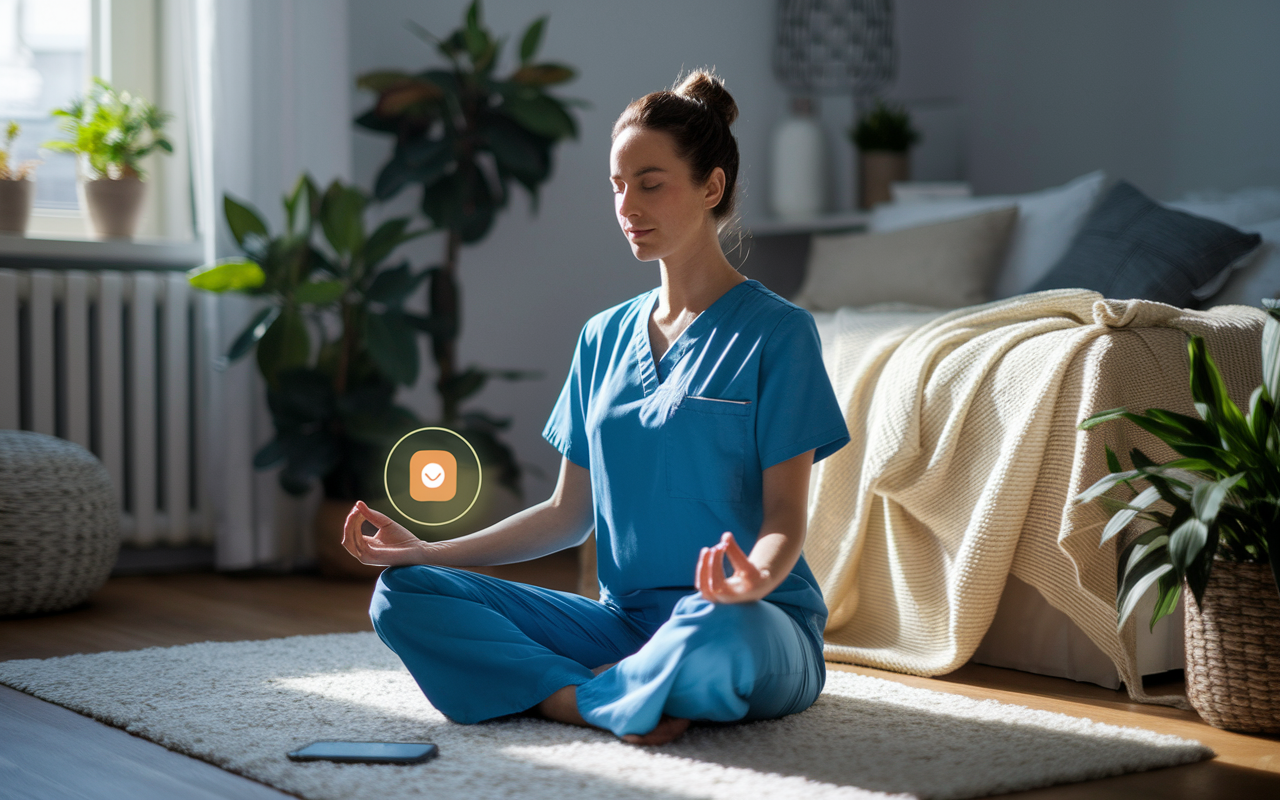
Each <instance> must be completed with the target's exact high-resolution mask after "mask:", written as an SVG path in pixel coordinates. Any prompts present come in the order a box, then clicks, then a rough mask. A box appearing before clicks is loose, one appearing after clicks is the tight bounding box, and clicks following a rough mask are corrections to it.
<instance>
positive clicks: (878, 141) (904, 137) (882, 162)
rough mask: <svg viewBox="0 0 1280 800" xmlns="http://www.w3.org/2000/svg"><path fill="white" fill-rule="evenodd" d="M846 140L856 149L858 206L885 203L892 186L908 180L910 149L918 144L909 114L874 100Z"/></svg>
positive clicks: (909, 173) (899, 108) (917, 134)
mask: <svg viewBox="0 0 1280 800" xmlns="http://www.w3.org/2000/svg"><path fill="white" fill-rule="evenodd" d="M849 138H850V139H852V140H853V144H854V146H856V147H857V148H858V206H859V207H860V208H871V207H872V206H874V205H875V204H877V203H887V202H889V200H891V199H892V193H891V191H890V188H891V187H892V186H893V184H894V183H895V182H897V181H905V180H910V179H911V159H910V150H911V147H912V146H913V145H915V144H916V142H919V141H920V133H919V132H918V131H917V130H916V129H915V128H913V127H912V126H911V115H910V114H908V113H907V110H906V109H905V108H903V107H901V106H895V105H890V104H888V103H886V102H884V101H883V100H876V103H875V106H874V107H873V108H872V109H871V111H869V112H868V113H866V114H864V115H863V116H862V117H861V118H859V119H858V124H857V125H855V126H854V127H853V129H852V130H850V131H849Z"/></svg>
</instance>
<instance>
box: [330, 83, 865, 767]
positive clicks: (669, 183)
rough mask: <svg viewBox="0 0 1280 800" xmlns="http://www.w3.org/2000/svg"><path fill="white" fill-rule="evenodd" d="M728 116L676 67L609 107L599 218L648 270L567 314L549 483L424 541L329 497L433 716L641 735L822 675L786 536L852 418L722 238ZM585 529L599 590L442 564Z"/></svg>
mask: <svg viewBox="0 0 1280 800" xmlns="http://www.w3.org/2000/svg"><path fill="white" fill-rule="evenodd" d="M737 114H738V109H737V106H736V104H735V103H734V101H733V98H732V97H731V96H730V95H729V93H728V92H727V91H726V90H725V88H724V85H723V84H722V83H721V82H720V81H719V80H718V79H716V78H715V77H713V76H711V75H709V74H707V73H704V72H696V73H693V74H692V75H690V76H689V77H688V78H686V79H685V80H684V81H683V82H682V83H681V84H680V85H679V86H678V87H677V88H676V89H675V90H674V91H661V92H654V93H652V94H649V95H646V96H645V97H642V98H640V99H639V100H636V101H634V102H633V103H631V105H629V106H628V107H627V109H626V110H625V111H623V112H622V116H620V117H618V120H617V122H616V123H614V126H613V148H612V151H611V152H610V156H609V159H610V171H611V175H610V182H611V184H612V185H613V193H614V208H615V210H616V212H617V219H618V224H619V225H620V226H621V227H622V230H623V233H624V234H625V235H626V238H627V241H628V242H629V243H630V245H631V250H632V253H634V254H635V257H636V258H637V259H639V260H640V261H657V262H658V267H659V275H660V277H661V280H662V283H661V285H660V286H659V287H658V288H656V289H653V290H651V291H648V292H645V293H644V294H642V295H640V296H639V297H636V298H634V299H632V300H629V301H627V302H625V303H623V304H621V305H618V306H615V307H613V308H610V309H608V310H606V311H603V312H601V313H599V314H597V315H596V316H594V317H592V318H591V319H590V320H589V321H588V322H587V324H586V325H585V326H584V327H583V329H582V333H581V335H580V336H579V337H578V344H577V348H576V350H575V352H574V355H573V362H572V364H571V365H570V368H569V376H568V379H567V380H566V381H565V384H564V388H563V390H562V391H561V392H560V397H559V399H558V400H557V401H556V405H555V408H554V409H553V410H552V412H551V418H550V419H549V420H548V422H547V425H546V428H545V430H544V431H543V436H544V437H545V438H546V439H547V441H549V442H550V443H551V444H552V445H554V446H555V447H556V449H557V450H559V451H560V453H561V454H562V455H563V459H562V460H561V464H560V476H559V480H558V482H557V484H556V487H555V490H554V492H553V493H552V495H551V497H550V498H549V499H547V500H546V501H544V502H542V503H539V504H537V505H535V506H533V507H531V508H528V509H526V510H524V511H522V512H520V513H518V514H515V515H513V516H511V517H509V518H507V519H506V520H503V521H502V522H499V523H497V524H495V525H492V526H490V527H488V528H485V529H484V530H482V531H479V532H478V533H473V534H471V535H469V536H463V537H460V538H457V539H453V540H450V541H444V542H424V541H421V540H419V539H418V538H417V537H415V536H413V535H412V534H411V533H409V532H408V531H407V530H405V529H404V528H403V527H401V526H400V525H399V524H397V523H395V522H394V521H392V520H391V519H390V518H388V517H386V516H384V515H383V514H380V513H378V512H377V511H374V510H372V509H370V508H369V507H368V506H366V505H365V504H364V503H362V502H361V503H357V504H356V506H355V508H353V509H352V511H351V513H350V515H349V516H348V517H347V524H346V529H345V532H344V534H343V540H342V542H343V545H344V546H345V547H346V548H347V550H348V551H350V553H351V554H352V555H353V556H355V557H356V558H358V559H360V560H361V561H362V562H364V563H366V564H379V565H386V566H389V567H392V569H388V570H386V571H385V572H383V573H382V577H381V578H380V579H379V580H378V586H377V589H376V591H375V593H374V596H373V602H372V605H371V607H370V615H371V616H372V618H373V625H374V628H375V629H376V630H377V632H378V635H379V636H381V637H382V640H383V641H384V642H386V643H387V646H389V647H390V648H391V649H392V650H394V651H395V652H396V654H397V655H399V656H400V658H401V659H403V661H404V663H405V666H406V667H408V669H409V671H410V672H411V673H412V674H413V677H414V679H415V680H416V681H417V682H418V685H419V686H420V687H421V688H422V691H423V692H424V693H425V694H426V696H427V698H428V699H429V700H430V701H431V703H432V704H433V705H435V707H436V708H438V709H439V710H440V711H441V712H442V713H444V714H445V715H446V716H447V717H449V718H450V719H452V720H455V721H457V722H462V723H473V722H479V721H481V720H486V719H491V718H494V717H500V716H504V715H507V714H514V713H518V712H525V711H535V712H540V713H541V714H542V715H544V716H546V717H548V718H550V719H553V720H559V721H561V722H567V723H573V724H577V725H592V726H595V727H598V728H603V729H605V730H609V731H612V732H613V733H614V734H616V735H618V736H620V737H622V738H623V739H624V740H625V741H628V742H632V743H637V744H662V743H665V742H669V741H671V740H672V739H675V738H677V737H678V736H680V735H681V734H682V733H684V731H685V729H686V728H687V727H688V726H689V723H690V721H691V720H714V721H721V722H727V721H732V720H755V719H772V718H776V717H781V716H784V715H787V714H793V713H796V712H798V711H803V710H804V709H806V708H808V707H809V706H810V705H811V704H812V703H813V702H814V700H815V699H817V697H818V694H819V692H821V691H822V686H823V683H824V681H825V678H826V671H825V668H824V664H823V660H822V629H823V625H824V623H825V622H826V617H827V609H826V606H825V605H824V604H823V601H822V595H821V594H820V592H819V590H818V586H817V582H816V581H815V580H814V577H813V573H812V572H811V571H810V570H809V567H808V565H807V564H806V563H805V561H804V558H803V557H802V556H801V553H800V551H801V547H802V545H803V543H804V536H805V520H806V507H807V504H808V490H809V471H810V468H811V467H812V465H813V463H814V462H815V461H817V460H819V459H822V458H825V457H826V456H828V455H830V454H831V453H833V452H835V451H836V450H838V449H839V448H840V447H842V446H843V445H844V444H845V443H846V442H847V441H848V440H849V434H848V430H847V428H846V427H845V422H844V416H843V414H842V413H841V411H840V408H839V406H838V404H837V403H836V399H835V396H834V393H833V392H832V389H831V384H830V382H829V380H828V378H827V373H826V371H825V370H824V368H823V364H822V354H821V344H820V342H819V340H818V335H817V329H816V327H815V325H814V322H813V318H812V317H811V316H810V315H809V313H808V312H806V311H804V310H802V309H800V308H798V307H796V306H794V305H792V304H791V303H788V302H787V301H786V300H783V299H782V298H780V297H778V296H777V295H775V294H773V293H772V292H770V291H769V290H768V289H766V288H764V287H763V286H761V285H760V284H759V283H758V282H756V281H752V280H747V279H745V278H744V277H743V276H742V275H740V274H738V272H737V271H735V270H734V268H733V267H732V266H731V265H730V264H729V262H728V261H727V260H726V259H725V257H724V254H723V252H722V251H721V248H720V242H719V237H718V229H719V227H720V225H721V224H723V223H725V222H726V221H727V220H728V219H729V217H730V215H731V213H732V211H733V204H734V188H735V184H736V182H737V177H738V146H737V142H736V141H735V140H734V137H733V134H732V133H731V132H730V130H729V126H730V124H731V123H732V122H733V120H734V118H735V117H737ZM364 520H368V521H370V522H371V523H373V525H375V526H376V527H377V528H378V532H377V534H376V535H374V536H364V535H362V534H361V529H360V527H361V524H362V522H363V521H364ZM593 528H594V529H595V531H596V538H597V547H598V562H599V580H600V601H599V602H596V601H594V600H589V599H587V598H585V597H580V596H578V595H575V594H569V593H566V592H557V591H552V590H549V589H541V588H538V587H534V586H525V585H523V584H518V583H511V582H508V581H503V580H498V579H495V578H491V577H487V576H483V575H477V574H474V573H471V572H466V571H463V570H459V569H453V567H460V566H483V565H492V564H509V563H513V562H517V561H525V560H528V559H533V558H538V557H539V556H544V555H547V554H549V553H554V552H556V551H558V550H562V549H564V548H567V547H574V546H576V545H579V544H581V543H582V542H584V541H585V540H586V539H587V537H588V536H589V535H590V533H591V531H592V529H593ZM726 564H727V567H728V570H726ZM726 571H728V572H729V573H730V574H727V575H726Z"/></svg>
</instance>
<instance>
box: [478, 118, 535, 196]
mask: <svg viewBox="0 0 1280 800" xmlns="http://www.w3.org/2000/svg"><path fill="white" fill-rule="evenodd" d="M484 138H485V143H486V145H488V148H489V150H490V152H492V153H493V156H494V158H496V159H497V161H498V165H499V166H500V167H502V168H503V169H505V170H506V171H508V172H510V173H511V174H512V176H514V177H515V178H516V180H518V181H520V183H521V184H522V185H524V187H525V188H526V189H528V190H529V191H530V192H531V193H532V192H533V191H535V190H536V189H537V186H538V184H539V183H541V182H543V181H545V180H546V179H547V176H548V175H550V174H551V151H550V146H551V141H550V140H549V139H547V138H545V137H542V136H539V135H538V134H536V133H531V132H529V131H527V130H525V129H524V128H522V127H520V126H519V125H517V124H516V123H515V122H513V121H511V120H510V119H508V118H507V117H504V116H501V115H498V114H494V115H493V116H492V122H491V123H490V124H489V125H487V126H486V127H485V130H484Z"/></svg>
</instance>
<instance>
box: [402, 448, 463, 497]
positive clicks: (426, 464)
mask: <svg viewBox="0 0 1280 800" xmlns="http://www.w3.org/2000/svg"><path fill="white" fill-rule="evenodd" d="M402 463H403V462H402ZM457 493H458V460H457V459H455V458H454V457H453V453H450V452H449V451H448V450H419V451H418V452H416V453H414V454H413V457H412V458H411V459H410V460H409V495H410V496H411V497H412V498H413V499H414V500H419V501H423V502H426V501H434V502H437V503H439V502H444V501H447V500H452V499H453V496H454V495H455V494H457Z"/></svg>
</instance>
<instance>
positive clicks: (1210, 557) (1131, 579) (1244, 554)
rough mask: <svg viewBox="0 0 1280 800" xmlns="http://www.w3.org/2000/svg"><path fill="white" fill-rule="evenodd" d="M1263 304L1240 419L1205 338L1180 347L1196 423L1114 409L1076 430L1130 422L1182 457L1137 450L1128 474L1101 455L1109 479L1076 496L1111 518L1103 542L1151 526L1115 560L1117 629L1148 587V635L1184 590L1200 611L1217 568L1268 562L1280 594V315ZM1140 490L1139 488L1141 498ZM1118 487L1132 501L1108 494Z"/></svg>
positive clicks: (1270, 304) (1167, 413)
mask: <svg viewBox="0 0 1280 800" xmlns="http://www.w3.org/2000/svg"><path fill="white" fill-rule="evenodd" d="M1264 303H1265V305H1266V307H1267V319H1266V323H1265V325H1264V327H1263V331H1262V385H1261V386H1259V387H1258V388H1256V389H1255V390H1254V391H1253V394H1252V396H1251V397H1250V398H1249V408H1248V412H1247V413H1246V412H1242V411H1241V409H1240V408H1239V407H1238V406H1236V404H1235V403H1234V402H1232V400H1231V398H1230V397H1228V396H1227V388H1226V384H1225V382H1224V381H1223V379H1222V374H1221V373H1220V372H1219V371H1218V367H1217V365H1215V364H1214V362H1213V359H1212V358H1211V357H1210V355H1209V351H1208V348H1207V347H1206V345H1205V342H1204V339H1203V338H1202V337H1200V336H1192V337H1190V341H1189V343H1188V346H1187V349H1188V352H1189V353H1190V357H1191V364H1190V382H1191V396H1192V399H1193V400H1194V401H1195V407H1196V411H1197V412H1198V413H1199V415H1200V418H1199V419H1197V418H1195V417H1191V416H1186V415H1183V414H1175V413H1173V412H1171V411H1164V410H1161V409H1156V408H1153V409H1148V410H1147V411H1146V412H1145V413H1142V414H1138V413H1133V412H1130V411H1128V410H1126V409H1123V408H1117V409H1112V410H1110V411H1103V412H1100V413H1098V414H1094V415H1093V416H1091V417H1089V418H1088V419H1087V420H1085V421H1084V422H1083V423H1081V425H1080V427H1081V428H1082V429H1088V428H1092V427H1094V426H1096V425H1101V424H1103V423H1106V422H1111V421H1113V420H1117V419H1127V420H1129V421H1130V422H1132V423H1134V424H1135V425H1137V426H1138V427H1140V428H1142V429H1143V430H1145V431H1148V432H1149V433H1151V434H1153V435H1154V436H1156V438H1158V439H1160V440H1161V441H1162V442H1164V443H1165V444H1167V445H1168V446H1169V447H1170V448H1172V449H1173V450H1174V452H1176V453H1177V454H1178V455H1179V458H1176V459H1174V460H1172V461H1169V462H1167V463H1164V464H1156V463H1155V462H1154V461H1152V460H1151V459H1150V458H1148V457H1147V455H1146V454H1145V453H1143V452H1142V451H1141V450H1139V449H1137V448H1134V449H1133V450H1131V451H1130V453H1129V458H1130V461H1131V462H1132V469H1127V470H1126V469H1123V467H1122V465H1121V463H1120V459H1119V458H1118V457H1117V456H1116V454H1115V453H1113V452H1112V451H1111V449H1110V448H1109V447H1108V448H1107V450H1106V455H1107V466H1108V468H1109V469H1110V470H1111V474H1109V475H1107V476H1106V477H1105V478H1103V479H1102V480H1100V481H1098V482H1097V483H1095V484H1094V485H1093V486H1091V487H1089V489H1087V490H1086V491H1084V492H1082V493H1081V494H1080V495H1079V496H1078V497H1077V498H1076V501H1077V502H1081V503H1085V502H1091V501H1092V502H1098V503H1102V504H1104V505H1105V506H1106V507H1108V508H1109V509H1111V510H1113V511H1114V514H1113V515H1112V517H1111V519H1110V521H1109V522H1108V523H1107V525H1106V527H1105V528H1104V529H1103V531H1102V541H1101V544H1106V543H1107V542H1109V541H1111V539H1112V538H1114V537H1115V536H1116V534H1118V533H1119V532H1120V531H1122V530H1124V529H1125V528H1126V527H1127V526H1128V525H1129V524H1130V523H1131V522H1133V521H1134V520H1145V521H1147V522H1150V523H1152V527H1151V528H1150V529H1148V530H1147V531H1145V532H1144V533H1142V534H1141V535H1140V536H1138V537H1137V538H1136V539H1134V540H1133V541H1132V542H1130V543H1129V544H1128V545H1126V546H1125V547H1124V549H1123V550H1122V551H1121V553H1120V558H1119V560H1118V562H1117V575H1116V584H1117V591H1116V609H1117V612H1118V625H1119V626H1123V625H1124V623H1125V621H1126V620H1127V619H1128V618H1129V615H1130V614H1131V613H1132V612H1133V609H1134V607H1135V606H1136V605H1137V604H1138V601H1139V599H1140V598H1141V597H1142V596H1143V594H1145V593H1146V592H1147V590H1148V589H1150V588H1151V587H1152V586H1156V587H1157V589H1158V593H1159V596H1158V599H1157V600H1156V605H1155V611H1154V613H1153V614H1152V616H1151V626H1152V627H1154V626H1155V624H1156V622H1157V621H1158V620H1160V618H1161V617H1164V616H1167V615H1168V614H1170V613H1171V612H1172V611H1173V610H1174V608H1175V607H1176V606H1177V603H1178V598H1179V596H1180V595H1181V592H1182V585H1183V583H1184V582H1185V583H1186V585H1187V586H1188V587H1190V589H1191V592H1192V594H1193V595H1194V596H1195V599H1196V603H1197V604H1201V605H1202V604H1203V600H1204V592H1205V587H1206V586H1207V585H1208V582H1209V576H1210V573H1211V572H1212V570H1213V568H1214V562H1215V560H1225V561H1235V562H1244V563H1260V564H1266V563H1269V564H1270V565H1271V572H1272V575H1273V576H1274V578H1275V581H1276V586H1277V589H1280V413H1277V406H1278V405H1280V308H1278V307H1277V306H1278V304H1277V302H1276V301H1264ZM1138 484H1145V486H1144V487H1143V488H1141V490H1140V489H1139V486H1138ZM1122 485H1123V486H1124V487H1126V488H1127V489H1128V490H1129V496H1130V497H1131V499H1127V500H1122V499H1118V498H1117V497H1116V496H1115V495H1116V493H1117V492H1118V491H1119V488H1118V487H1120V486H1122Z"/></svg>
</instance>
